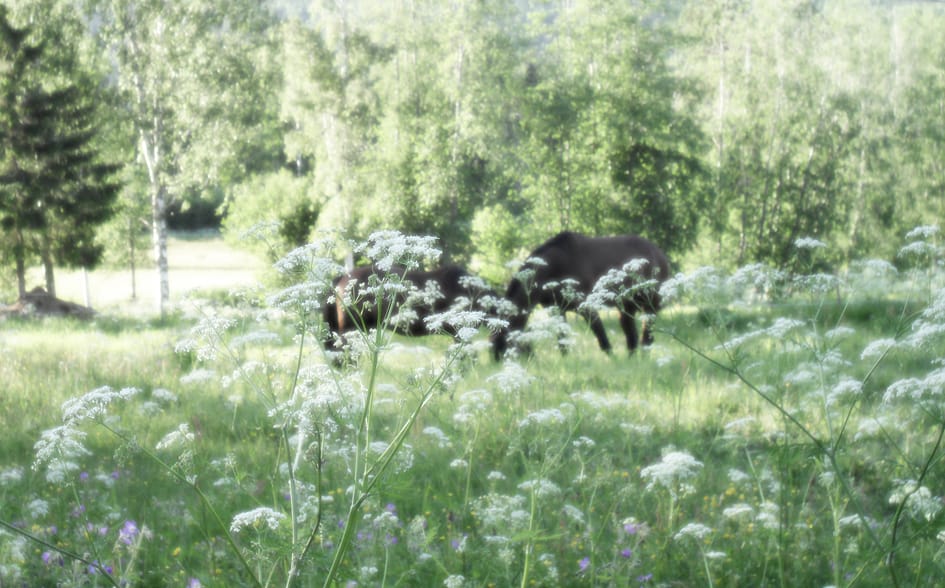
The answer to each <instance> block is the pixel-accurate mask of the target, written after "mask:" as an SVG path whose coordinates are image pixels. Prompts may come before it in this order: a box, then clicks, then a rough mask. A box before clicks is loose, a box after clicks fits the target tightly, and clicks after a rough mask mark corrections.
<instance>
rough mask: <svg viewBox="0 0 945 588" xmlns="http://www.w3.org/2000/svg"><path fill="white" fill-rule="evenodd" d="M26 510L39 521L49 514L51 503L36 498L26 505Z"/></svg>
mask: <svg viewBox="0 0 945 588" xmlns="http://www.w3.org/2000/svg"><path fill="white" fill-rule="evenodd" d="M26 510H28V511H30V516H31V517H33V518H34V519H38V518H40V517H44V516H46V515H47V514H49V503H48V502H46V501H45V500H43V499H42V498H34V499H33V500H31V501H30V502H29V504H27V505H26Z"/></svg>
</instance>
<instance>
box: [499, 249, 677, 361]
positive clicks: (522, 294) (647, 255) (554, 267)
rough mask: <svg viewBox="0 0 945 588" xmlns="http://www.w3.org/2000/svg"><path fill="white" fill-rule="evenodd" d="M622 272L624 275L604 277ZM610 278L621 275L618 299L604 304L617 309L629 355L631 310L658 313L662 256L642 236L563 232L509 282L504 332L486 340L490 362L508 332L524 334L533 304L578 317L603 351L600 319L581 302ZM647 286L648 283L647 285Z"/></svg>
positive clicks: (606, 344) (646, 337) (665, 269)
mask: <svg viewBox="0 0 945 588" xmlns="http://www.w3.org/2000/svg"><path fill="white" fill-rule="evenodd" d="M634 260H639V261H634ZM625 268H626V269H627V270H628V271H627V272H626V274H613V273H610V272H611V270H618V271H619V270H623V269H625ZM614 275H617V276H622V277H620V278H619V279H618V282H617V283H616V284H614V286H616V288H617V289H618V290H619V291H620V292H621V294H617V295H616V297H615V298H613V299H609V300H608V305H609V306H615V307H616V308H618V309H619V310H620V326H621V327H622V328H623V331H624V334H625V335H626V336H627V348H628V349H629V350H630V352H631V353H632V352H633V351H634V350H635V349H636V347H637V329H636V324H635V321H634V315H635V314H636V312H637V311H641V312H644V313H648V314H655V313H656V312H657V311H659V309H660V296H659V283H662V282H663V281H664V280H666V278H668V277H669V261H668V260H667V259H666V254H664V253H663V251H662V250H660V248H659V247H657V246H656V245H654V244H653V243H651V242H650V241H647V240H646V239H644V238H643V237H637V236H633V235H622V236H617V237H587V236H584V235H579V234H577V233H571V232H564V233H559V234H558V235H556V236H554V237H552V238H551V239H549V240H548V241H546V242H545V243H544V244H543V245H541V246H540V247H538V248H537V249H535V250H534V251H533V252H532V253H531V255H530V256H529V258H528V259H527V260H526V261H525V263H524V264H523V265H522V267H521V269H520V270H519V272H518V273H517V274H516V277H515V278H513V279H512V281H511V282H510V283H509V287H508V290H507V291H506V293H505V297H506V299H507V300H509V301H510V302H511V303H512V304H513V305H514V306H515V310H514V311H513V314H512V316H511V317H509V325H508V327H507V328H504V329H500V330H499V331H497V332H496V333H494V334H493V336H492V344H493V353H494V355H495V358H496V359H499V358H501V356H502V354H503V353H504V352H505V350H506V348H507V347H508V335H509V332H510V331H520V330H522V329H524V328H525V324H526V323H527V322H528V315H529V314H530V313H531V310H532V308H534V307H535V306H536V305H538V304H541V305H542V306H557V307H559V308H560V309H561V310H563V311H569V310H572V311H576V312H578V313H579V314H580V315H581V316H583V317H584V318H585V319H586V320H587V322H588V324H589V325H590V327H591V331H593V333H594V335H596V336H597V341H598V343H600V347H601V349H603V350H604V351H606V352H609V351H610V341H609V340H608V339H607V333H606V332H605V331H604V325H603V323H602V322H601V319H600V315H599V314H598V313H597V311H596V310H595V309H594V307H593V305H586V304H582V302H583V301H584V300H585V299H586V297H587V296H588V295H589V294H591V292H592V291H593V290H594V286H595V285H596V284H597V283H598V280H600V279H601V278H602V277H605V276H608V277H611V278H612V277H613V276H614ZM651 281H654V282H653V283H652V284H651V283H650V282H651ZM647 285H648V287H644V286H647ZM652 341H653V335H652V333H651V332H650V325H649V323H648V322H646V321H644V323H643V344H644V345H649V344H650V343H652Z"/></svg>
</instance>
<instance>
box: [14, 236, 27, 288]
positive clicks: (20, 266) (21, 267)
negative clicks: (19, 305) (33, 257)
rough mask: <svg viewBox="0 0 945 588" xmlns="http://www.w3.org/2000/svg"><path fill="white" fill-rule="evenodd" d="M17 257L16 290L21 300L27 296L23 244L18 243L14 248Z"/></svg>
mask: <svg viewBox="0 0 945 588" xmlns="http://www.w3.org/2000/svg"><path fill="white" fill-rule="evenodd" d="M13 256H14V257H16V291H17V296H18V298H19V299H20V300H22V299H24V298H26V260H25V259H24V255H23V245H22V244H17V245H15V246H14V248H13Z"/></svg>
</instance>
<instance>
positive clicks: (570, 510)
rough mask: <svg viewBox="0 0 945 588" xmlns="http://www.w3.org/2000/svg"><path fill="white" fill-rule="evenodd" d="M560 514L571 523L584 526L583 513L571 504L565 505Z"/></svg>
mask: <svg viewBox="0 0 945 588" xmlns="http://www.w3.org/2000/svg"><path fill="white" fill-rule="evenodd" d="M562 512H563V513H564V516H565V517H567V518H568V519H570V520H571V521H573V522H575V523H578V524H582V525H583V524H584V513H583V512H582V511H581V509H579V508H578V507H576V506H574V505H572V504H565V505H564V507H563V508H562Z"/></svg>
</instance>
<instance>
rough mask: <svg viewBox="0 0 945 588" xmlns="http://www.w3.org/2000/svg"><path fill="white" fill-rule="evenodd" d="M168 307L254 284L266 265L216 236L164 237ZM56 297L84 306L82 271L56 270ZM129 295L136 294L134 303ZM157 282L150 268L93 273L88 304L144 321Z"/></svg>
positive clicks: (38, 276) (37, 276)
mask: <svg viewBox="0 0 945 588" xmlns="http://www.w3.org/2000/svg"><path fill="white" fill-rule="evenodd" d="M167 248H168V254H167V255H168V265H169V271H170V274H171V280H170V282H171V304H172V305H178V306H179V305H180V304H181V302H182V301H183V300H184V299H185V298H186V297H187V296H189V295H191V294H192V293H194V292H198V291H200V290H207V289H209V290H227V289H230V288H239V287H243V286H248V285H252V284H255V283H256V282H257V281H258V280H259V277H260V275H261V274H262V273H263V272H265V271H266V270H267V269H268V265H269V264H267V263H266V262H265V261H264V260H262V259H260V258H259V257H257V256H255V255H252V254H250V253H247V252H245V251H240V250H237V249H233V248H232V247H230V246H228V245H226V244H225V243H224V242H223V239H222V238H220V237H219V236H218V235H217V234H215V233H175V234H172V235H171V237H170V238H169V239H168V246H167ZM28 283H29V284H30V287H32V286H33V285H39V284H42V283H43V280H42V272H41V270H40V269H38V268H37V269H35V270H33V271H32V272H31V273H30V276H29V280H28ZM56 289H57V295H58V296H59V297H60V298H63V299H65V300H70V301H72V302H77V303H79V304H86V279H85V276H84V275H83V273H82V272H81V271H69V270H59V271H57V272H56ZM132 293H134V294H135V297H134V299H132ZM157 293H158V278H157V272H156V271H155V270H154V269H153V268H151V267H145V268H138V270H137V271H136V272H135V284H134V288H133V287H132V275H131V271H130V270H127V269H120V270H119V269H113V270H110V269H97V270H95V271H92V272H90V273H89V274H88V302H89V305H90V306H92V308H94V309H96V310H97V311H99V312H102V313H105V314H111V315H115V314H119V315H125V316H139V317H146V316H148V315H151V314H154V312H155V310H154V309H155V308H156V307H157Z"/></svg>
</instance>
